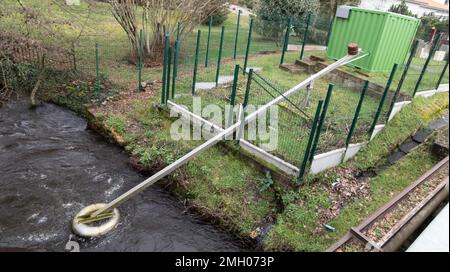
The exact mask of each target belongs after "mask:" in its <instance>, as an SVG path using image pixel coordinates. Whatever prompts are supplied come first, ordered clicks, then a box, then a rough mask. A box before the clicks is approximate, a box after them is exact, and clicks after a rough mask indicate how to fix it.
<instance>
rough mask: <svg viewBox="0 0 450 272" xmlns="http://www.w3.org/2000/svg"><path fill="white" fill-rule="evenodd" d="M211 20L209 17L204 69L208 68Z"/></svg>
mask: <svg viewBox="0 0 450 272" xmlns="http://www.w3.org/2000/svg"><path fill="white" fill-rule="evenodd" d="M212 20H213V17H212V16H211V17H209V24H208V40H207V41H206V56H205V67H208V64H209V49H210V47H211V28H212Z"/></svg>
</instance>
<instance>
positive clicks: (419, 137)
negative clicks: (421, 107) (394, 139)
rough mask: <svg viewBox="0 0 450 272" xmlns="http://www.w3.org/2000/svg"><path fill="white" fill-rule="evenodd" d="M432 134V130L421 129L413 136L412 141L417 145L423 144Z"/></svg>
mask: <svg viewBox="0 0 450 272" xmlns="http://www.w3.org/2000/svg"><path fill="white" fill-rule="evenodd" d="M432 134H433V130H431V129H428V128H426V129H422V130H421V131H419V132H417V133H416V135H414V136H413V140H414V141H415V142H418V143H421V144H422V143H425V141H426V140H427V139H428V138H429V137H430V136H431V135H432Z"/></svg>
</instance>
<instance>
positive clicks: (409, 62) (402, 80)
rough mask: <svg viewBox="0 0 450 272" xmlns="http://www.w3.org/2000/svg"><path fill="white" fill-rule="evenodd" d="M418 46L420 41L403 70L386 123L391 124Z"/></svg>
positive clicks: (416, 43)
mask: <svg viewBox="0 0 450 272" xmlns="http://www.w3.org/2000/svg"><path fill="white" fill-rule="evenodd" d="M418 46H419V41H418V40H416V41H415V42H414V45H413V47H412V49H411V54H410V55H409V58H408V61H407V62H406V66H405V69H404V70H403V74H402V77H401V78H400V81H399V83H398V86H397V90H396V91H395V94H394V97H393V98H392V102H391V105H390V107H389V111H388V114H387V119H386V122H389V117H390V116H391V113H392V111H393V110H394V107H395V103H397V99H398V96H399V95H400V92H401V90H402V87H403V84H404V83H405V79H406V77H407V76H408V71H409V67H411V63H412V61H413V59H414V54H415V53H416V50H417V47H418Z"/></svg>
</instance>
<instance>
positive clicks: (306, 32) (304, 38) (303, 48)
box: [300, 14, 311, 60]
mask: <svg viewBox="0 0 450 272" xmlns="http://www.w3.org/2000/svg"><path fill="white" fill-rule="evenodd" d="M310 24H311V14H308V19H307V21H306V27H305V35H304V36H303V45H302V51H301V53H300V59H301V60H302V59H303V55H304V54H305V46H306V41H307V40H308V31H309V25H310Z"/></svg>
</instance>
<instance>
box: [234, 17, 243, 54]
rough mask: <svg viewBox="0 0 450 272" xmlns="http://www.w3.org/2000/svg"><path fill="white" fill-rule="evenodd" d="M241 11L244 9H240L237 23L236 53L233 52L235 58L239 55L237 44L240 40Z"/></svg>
mask: <svg viewBox="0 0 450 272" xmlns="http://www.w3.org/2000/svg"><path fill="white" fill-rule="evenodd" d="M241 13H242V10H239V12H238V18H237V24H236V38H235V39H234V54H233V58H234V59H236V56H237V45H238V40H239V27H240V24H241Z"/></svg>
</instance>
